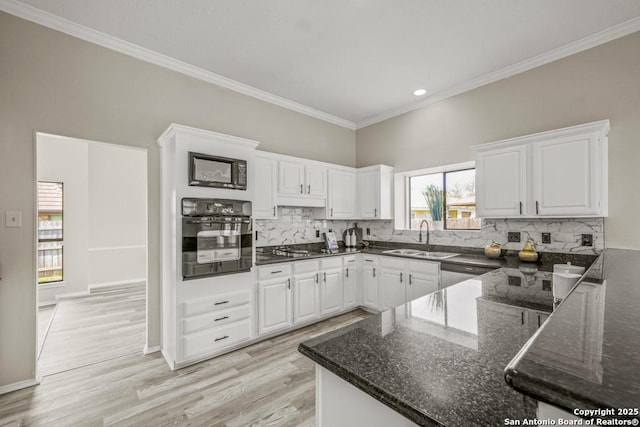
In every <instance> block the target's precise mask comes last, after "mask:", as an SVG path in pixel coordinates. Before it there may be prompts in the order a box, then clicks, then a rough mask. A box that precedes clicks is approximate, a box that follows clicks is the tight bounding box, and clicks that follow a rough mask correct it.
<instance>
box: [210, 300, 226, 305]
mask: <svg viewBox="0 0 640 427" xmlns="http://www.w3.org/2000/svg"><path fill="white" fill-rule="evenodd" d="M222 304H229V301H220V302H216V303H213V305H222Z"/></svg>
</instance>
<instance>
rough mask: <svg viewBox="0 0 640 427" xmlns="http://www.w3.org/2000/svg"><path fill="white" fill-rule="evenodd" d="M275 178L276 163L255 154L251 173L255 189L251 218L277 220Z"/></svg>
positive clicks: (276, 172)
mask: <svg viewBox="0 0 640 427" xmlns="http://www.w3.org/2000/svg"><path fill="white" fill-rule="evenodd" d="M277 176H278V170H277V162H276V161H275V160H273V159H269V158H266V157H261V156H260V155H259V154H257V155H256V161H255V165H254V171H253V177H254V178H253V179H254V188H255V195H254V198H253V216H254V218H255V219H275V218H277V211H278V210H277V202H276V186H277Z"/></svg>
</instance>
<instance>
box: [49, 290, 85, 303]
mask: <svg viewBox="0 0 640 427" xmlns="http://www.w3.org/2000/svg"><path fill="white" fill-rule="evenodd" d="M86 296H89V291H82V292H69V293H67V294H60V295H56V301H60V300H65V299H74V298H82V297H86Z"/></svg>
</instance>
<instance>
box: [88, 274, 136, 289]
mask: <svg viewBox="0 0 640 427" xmlns="http://www.w3.org/2000/svg"><path fill="white" fill-rule="evenodd" d="M146 281H147V279H146V278H144V277H142V278H138V279H128V280H116V281H114V282H103V283H93V284H91V285H89V292H91V291H92V290H94V289H104V288H112V287H121V286H127V285H139V284H140V283H144V282H146Z"/></svg>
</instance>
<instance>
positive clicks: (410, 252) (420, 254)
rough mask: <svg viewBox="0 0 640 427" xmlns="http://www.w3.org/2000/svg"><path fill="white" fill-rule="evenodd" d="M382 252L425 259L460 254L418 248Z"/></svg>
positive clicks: (443, 257) (444, 257)
mask: <svg viewBox="0 0 640 427" xmlns="http://www.w3.org/2000/svg"><path fill="white" fill-rule="evenodd" d="M382 253H383V254H388V255H402V256H410V257H416V258H424V259H446V258H451V257H454V256H456V255H458V254H454V253H450V252H429V251H419V250H417V249H390V250H388V251H383V252H382Z"/></svg>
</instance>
